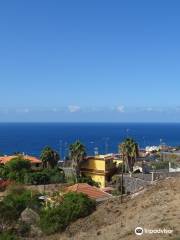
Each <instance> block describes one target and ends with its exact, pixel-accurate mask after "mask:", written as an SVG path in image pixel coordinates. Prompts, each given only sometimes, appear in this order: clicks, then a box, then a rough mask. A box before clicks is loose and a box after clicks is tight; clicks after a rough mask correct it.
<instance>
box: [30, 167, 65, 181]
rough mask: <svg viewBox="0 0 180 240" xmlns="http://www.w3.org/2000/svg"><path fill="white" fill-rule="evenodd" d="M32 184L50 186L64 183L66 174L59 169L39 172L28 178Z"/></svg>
mask: <svg viewBox="0 0 180 240" xmlns="http://www.w3.org/2000/svg"><path fill="white" fill-rule="evenodd" d="M28 182H29V183H30V184H37V185H39V184H50V183H63V182H65V177H64V173H63V172H61V171H60V170H59V169H57V168H54V169H49V168H46V169H43V170H41V171H38V172H33V173H31V174H29V176H28Z"/></svg>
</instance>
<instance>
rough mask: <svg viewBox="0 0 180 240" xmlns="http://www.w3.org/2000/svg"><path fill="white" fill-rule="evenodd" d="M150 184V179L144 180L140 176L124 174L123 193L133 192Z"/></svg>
mask: <svg viewBox="0 0 180 240" xmlns="http://www.w3.org/2000/svg"><path fill="white" fill-rule="evenodd" d="M149 185H151V182H150V181H145V180H142V179H140V178H134V177H130V176H128V175H124V188H125V193H134V192H137V191H139V190H142V189H143V188H145V187H147V186H149Z"/></svg>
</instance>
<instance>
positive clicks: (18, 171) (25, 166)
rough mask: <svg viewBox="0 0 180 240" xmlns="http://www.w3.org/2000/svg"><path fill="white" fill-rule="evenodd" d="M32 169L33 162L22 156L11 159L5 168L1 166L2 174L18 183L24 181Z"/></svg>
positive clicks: (0, 171)
mask: <svg viewBox="0 0 180 240" xmlns="http://www.w3.org/2000/svg"><path fill="white" fill-rule="evenodd" d="M30 169H31V163H30V161H28V160H25V159H23V157H22V156H17V157H16V158H13V159H12V160H10V161H9V162H8V163H7V164H6V165H5V166H4V167H3V168H2V167H1V170H0V174H1V175H2V176H3V178H5V179H10V180H14V181H16V182H18V183H24V181H25V177H26V175H27V174H28V172H29V171H30Z"/></svg>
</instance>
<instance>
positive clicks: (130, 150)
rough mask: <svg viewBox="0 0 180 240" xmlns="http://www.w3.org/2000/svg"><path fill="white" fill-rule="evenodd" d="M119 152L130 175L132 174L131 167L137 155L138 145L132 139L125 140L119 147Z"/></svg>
mask: <svg viewBox="0 0 180 240" xmlns="http://www.w3.org/2000/svg"><path fill="white" fill-rule="evenodd" d="M120 152H121V154H122V156H123V159H124V160H125V162H126V165H127V167H128V171H129V173H130V174H132V172H133V166H134V163H135V161H136V158H137V156H138V154H139V150H138V144H137V143H136V142H135V141H134V139H132V138H126V139H125V140H124V141H123V142H122V143H121V145H120Z"/></svg>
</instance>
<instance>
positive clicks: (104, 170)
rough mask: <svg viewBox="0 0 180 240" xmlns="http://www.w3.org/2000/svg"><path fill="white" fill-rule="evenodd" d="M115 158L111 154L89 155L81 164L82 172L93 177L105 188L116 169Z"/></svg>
mask: <svg viewBox="0 0 180 240" xmlns="http://www.w3.org/2000/svg"><path fill="white" fill-rule="evenodd" d="M113 159H114V158H113V157H112V156H110V155H97V156H93V157H87V158H86V159H85V160H84V161H83V163H82V164H81V174H82V175H84V176H89V177H91V178H92V179H93V180H94V181H96V182H98V183H99V185H100V187H101V188H104V187H106V186H107V182H108V181H110V180H111V177H112V175H113V174H114V172H115V170H116V164H115V163H114V162H113Z"/></svg>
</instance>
